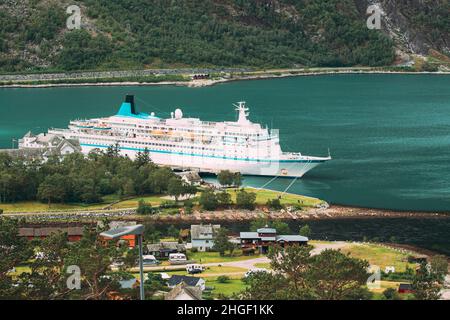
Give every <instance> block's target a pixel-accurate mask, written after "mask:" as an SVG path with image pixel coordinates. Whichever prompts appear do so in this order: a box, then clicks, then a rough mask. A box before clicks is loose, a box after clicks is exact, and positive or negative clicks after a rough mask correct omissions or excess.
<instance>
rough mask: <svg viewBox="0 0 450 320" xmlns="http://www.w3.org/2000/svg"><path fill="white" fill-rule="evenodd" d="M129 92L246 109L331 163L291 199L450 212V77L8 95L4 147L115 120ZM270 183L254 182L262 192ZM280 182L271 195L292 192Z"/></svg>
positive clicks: (202, 109)
mask: <svg viewBox="0 0 450 320" xmlns="http://www.w3.org/2000/svg"><path fill="white" fill-rule="evenodd" d="M126 93H132V94H135V95H136V97H137V106H138V108H139V109H140V110H141V111H145V112H151V111H155V112H156V114H157V115H160V116H169V113H170V111H173V110H174V109H175V108H176V107H181V108H182V109H183V112H184V115H185V116H193V117H200V118H202V119H204V120H215V121H223V120H235V119H236V115H235V112H234V110H233V107H232V105H231V103H232V102H236V101H240V100H246V101H247V104H248V106H249V107H250V108H251V110H250V111H251V114H250V118H251V120H253V121H254V122H260V123H263V124H267V125H269V127H273V128H279V129H280V136H281V145H282V148H283V150H285V151H300V152H302V153H304V154H311V155H318V156H320V155H322V156H325V155H326V154H327V149H328V148H330V150H331V155H332V156H333V158H334V159H333V160H332V161H330V162H328V163H326V164H324V165H321V166H319V167H317V168H316V169H314V170H312V171H310V172H309V173H308V174H307V175H306V176H304V177H303V178H302V179H301V180H298V181H297V182H296V183H295V184H294V185H293V186H292V188H291V189H290V192H295V193H301V194H306V195H310V196H316V197H320V198H323V199H325V200H327V201H329V202H331V203H336V204H346V205H355V206H367V207H375V208H389V209H399V210H420V211H421V210H426V211H450V76H433V75H335V76H319V77H295V78H284V79H272V80H261V81H239V82H231V83H226V84H220V85H217V86H213V87H205V88H187V87H175V86H155V87H85V88H82V87H73V88H47V89H6V88H4V89H0V147H2V148H7V147H10V146H11V139H12V138H14V137H15V138H17V137H21V136H22V135H23V134H24V133H26V132H27V131H28V130H33V131H34V132H40V131H43V130H46V129H47V128H48V127H65V126H66V125H67V123H68V121H69V120H70V119H74V118H91V117H97V116H107V115H111V114H114V113H115V112H116V111H117V109H118V108H119V106H120V103H121V101H122V99H123V96H124V95H125V94H126ZM268 180H269V178H261V177H247V178H246V179H245V183H246V184H249V185H254V186H261V185H263V184H264V183H265V182H267V181H268ZM290 182H291V180H289V179H282V178H280V179H277V180H275V181H274V182H272V183H271V184H270V185H269V186H268V187H269V188H273V189H277V190H284V188H286V187H287V186H288V184H289V183H290Z"/></svg>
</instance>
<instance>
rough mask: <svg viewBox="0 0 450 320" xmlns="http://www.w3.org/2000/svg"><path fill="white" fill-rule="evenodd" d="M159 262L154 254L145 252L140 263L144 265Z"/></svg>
mask: <svg viewBox="0 0 450 320" xmlns="http://www.w3.org/2000/svg"><path fill="white" fill-rule="evenodd" d="M160 263H161V262H160V261H159V260H158V259H156V258H155V256H154V255H152V254H147V255H144V256H142V264H143V265H144V266H149V265H157V264H160Z"/></svg>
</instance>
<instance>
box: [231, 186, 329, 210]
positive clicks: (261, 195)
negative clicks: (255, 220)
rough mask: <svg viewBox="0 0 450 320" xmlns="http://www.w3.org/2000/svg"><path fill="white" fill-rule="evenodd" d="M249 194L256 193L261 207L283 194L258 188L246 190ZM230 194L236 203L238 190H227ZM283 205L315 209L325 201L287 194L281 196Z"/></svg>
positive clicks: (257, 201)
mask: <svg viewBox="0 0 450 320" xmlns="http://www.w3.org/2000/svg"><path fill="white" fill-rule="evenodd" d="M245 190H246V191H248V192H255V193H256V203H257V204H259V205H265V204H266V203H267V200H273V199H276V198H278V197H279V196H281V194H282V193H281V192H279V191H272V190H267V189H256V188H245ZM227 191H228V193H230V194H231V198H232V200H233V202H236V190H235V189H231V188H230V189H227ZM280 202H281V204H283V205H295V204H299V205H301V206H304V207H313V206H316V205H318V204H320V203H322V202H323V201H322V200H320V199H317V198H312V197H307V196H302V195H298V194H292V193H285V194H284V195H282V196H281V199H280Z"/></svg>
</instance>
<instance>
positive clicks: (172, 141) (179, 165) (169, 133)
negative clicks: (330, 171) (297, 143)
mask: <svg viewBox="0 0 450 320" xmlns="http://www.w3.org/2000/svg"><path fill="white" fill-rule="evenodd" d="M234 106H235V107H236V111H237V112H238V120H237V121H224V122H210V121H202V120H200V119H198V118H185V117H183V112H182V111H181V110H180V109H176V110H175V111H174V112H172V113H171V117H170V118H167V119H164V118H160V117H157V116H156V115H155V113H154V112H152V113H150V114H146V113H142V112H137V111H136V107H135V103H134V96H131V95H127V96H126V99H125V101H124V102H123V103H122V105H121V107H120V109H119V111H118V113H117V114H115V115H113V116H110V117H105V118H98V119H88V120H74V121H71V122H70V124H69V127H68V129H50V130H49V134H56V135H60V136H63V137H65V138H66V139H75V140H78V141H79V143H80V146H81V148H82V152H83V153H85V154H87V153H89V152H90V151H92V150H94V149H100V150H105V149H107V148H108V147H110V146H114V145H116V146H117V147H118V148H119V150H120V153H121V154H123V155H126V156H128V157H130V158H131V159H134V158H135V157H136V155H137V153H138V152H149V155H150V158H151V160H152V161H153V162H154V163H156V164H158V165H164V166H170V167H172V168H175V169H183V170H195V171H199V172H209V173H218V172H219V171H221V170H225V169H227V170H230V171H232V172H240V173H241V174H243V175H262V176H285V177H302V176H303V175H304V174H305V173H306V172H308V171H309V170H311V169H312V168H314V167H316V166H317V165H319V164H321V163H323V162H325V161H328V160H330V159H331V157H330V156H329V155H328V156H327V157H313V156H306V155H302V154H301V153H296V152H283V151H282V150H281V147H280V138H279V131H278V130H276V129H272V130H269V129H268V128H264V127H262V126H261V125H260V124H258V123H253V122H251V121H250V120H249V119H248V116H249V112H248V110H249V109H248V108H247V107H246V106H245V102H238V103H237V104H235V105H234Z"/></svg>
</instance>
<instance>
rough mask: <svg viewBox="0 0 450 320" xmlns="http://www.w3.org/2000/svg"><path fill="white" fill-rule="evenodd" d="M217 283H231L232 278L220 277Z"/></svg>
mask: <svg viewBox="0 0 450 320" xmlns="http://www.w3.org/2000/svg"><path fill="white" fill-rule="evenodd" d="M216 281H217V282H218V283H228V282H230V277H229V276H218V277H217V280H216Z"/></svg>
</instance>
